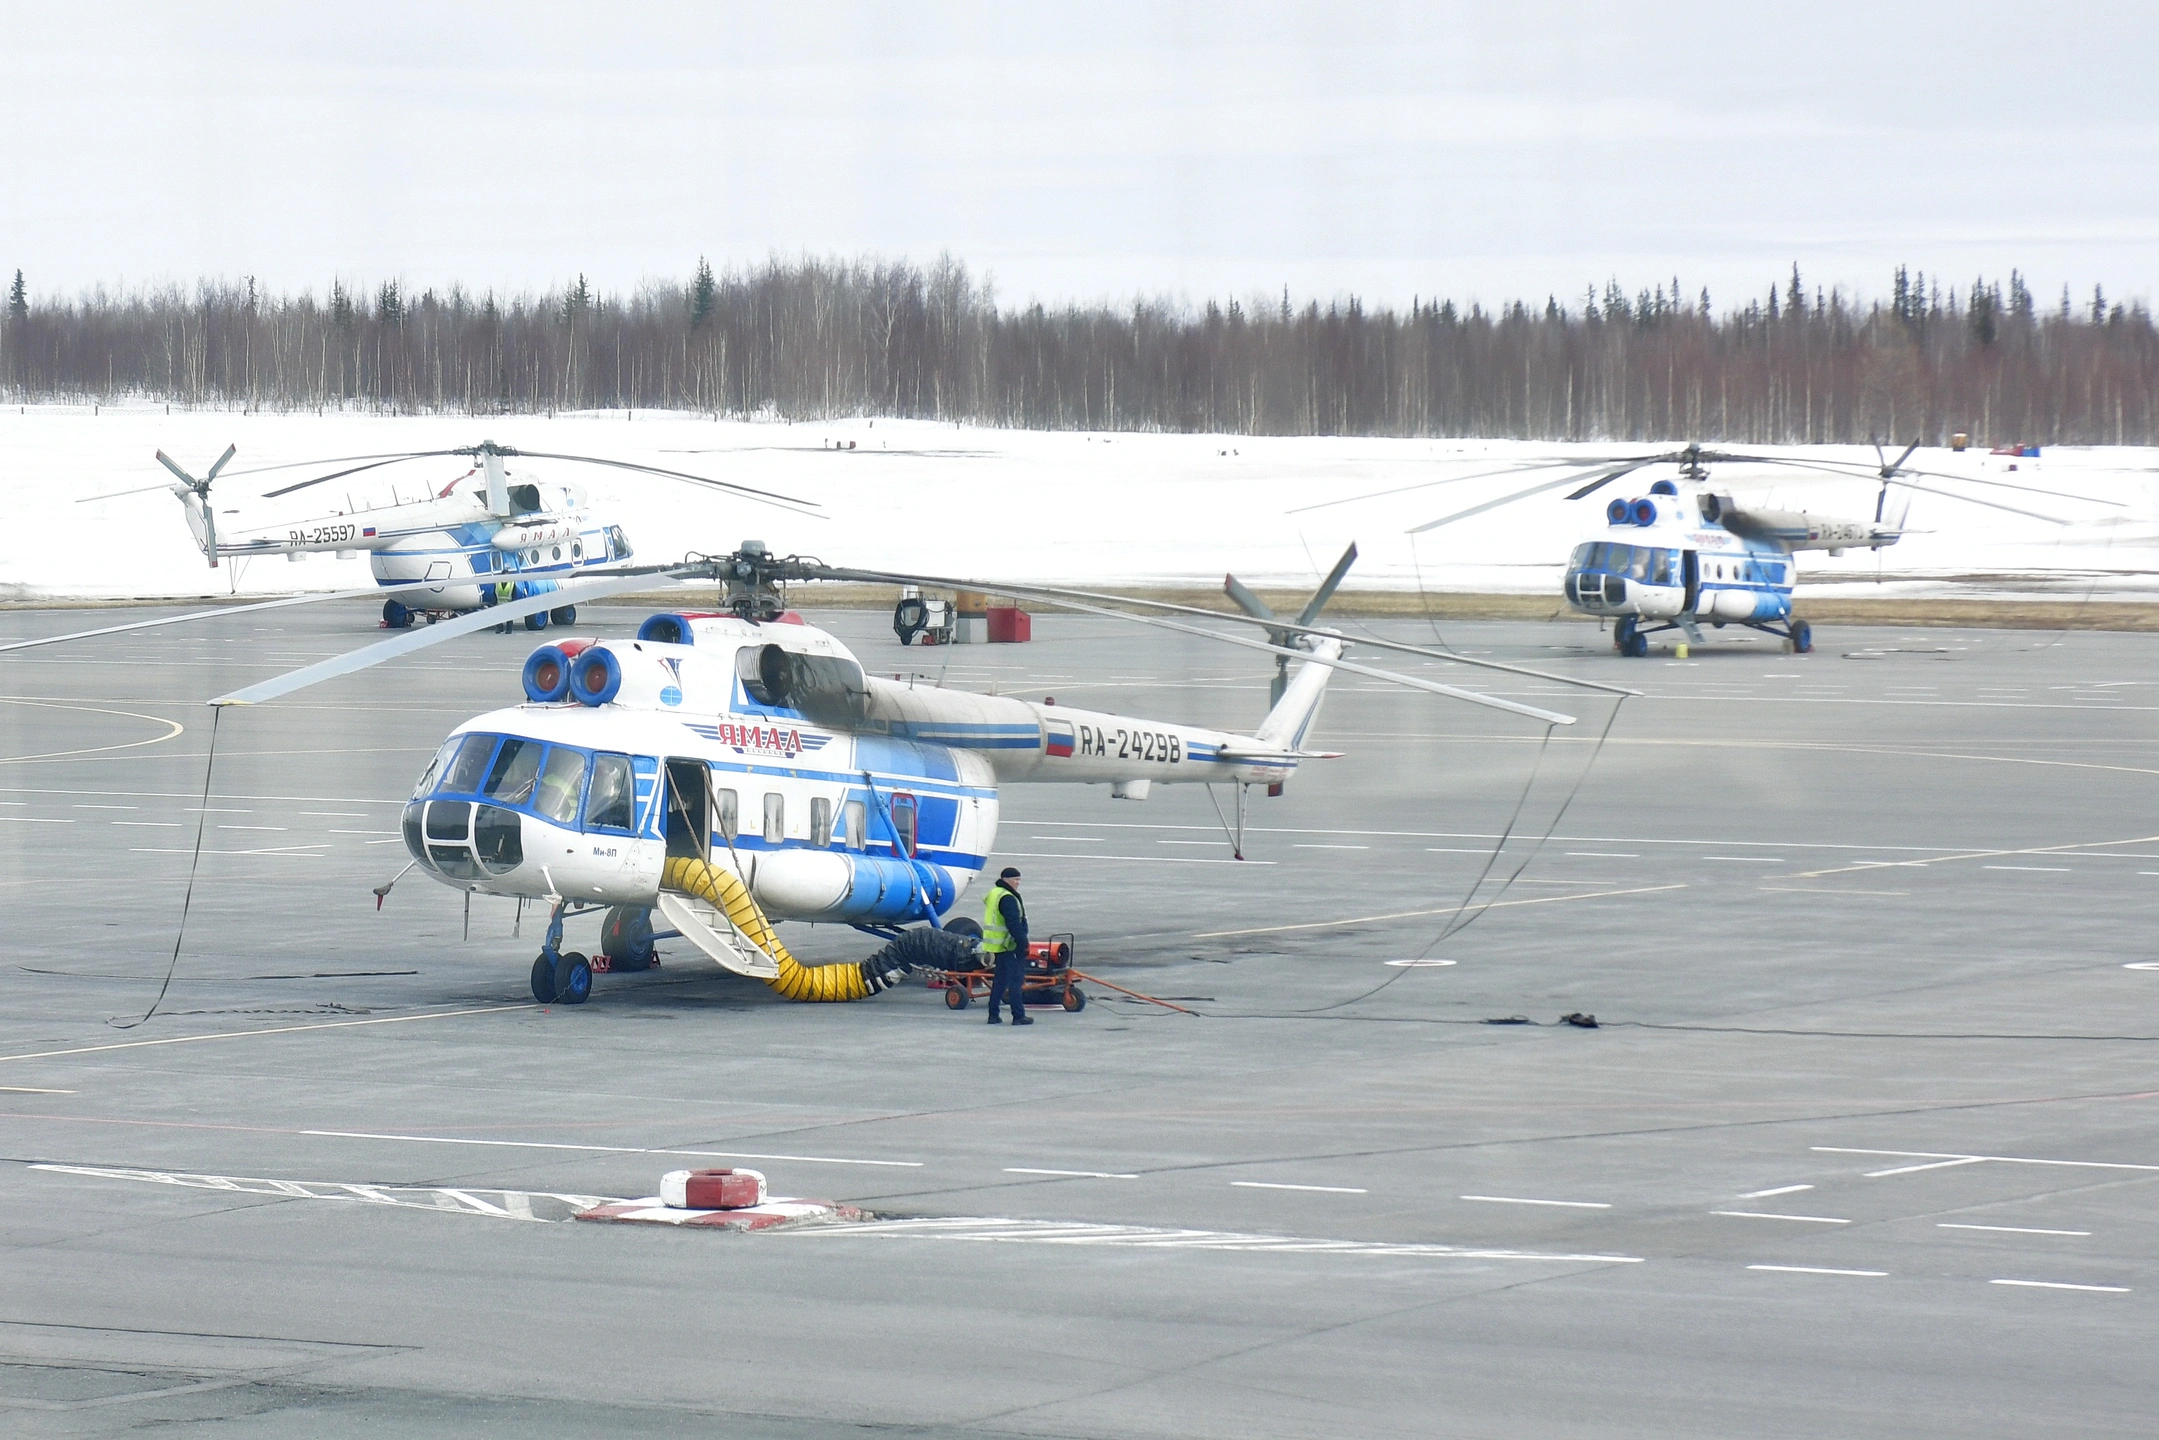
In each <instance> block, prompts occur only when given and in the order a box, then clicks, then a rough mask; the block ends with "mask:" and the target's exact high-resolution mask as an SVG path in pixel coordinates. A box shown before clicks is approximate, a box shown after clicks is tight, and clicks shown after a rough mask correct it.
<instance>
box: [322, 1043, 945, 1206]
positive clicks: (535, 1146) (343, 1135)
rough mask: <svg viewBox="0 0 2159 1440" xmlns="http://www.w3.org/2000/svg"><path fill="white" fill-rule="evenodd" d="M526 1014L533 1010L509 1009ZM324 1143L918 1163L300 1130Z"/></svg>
mask: <svg viewBox="0 0 2159 1440" xmlns="http://www.w3.org/2000/svg"><path fill="white" fill-rule="evenodd" d="M512 1008H516V1009H520V1010H527V1009H530V1008H532V1007H530V1006H527V1005H520V1006H516V1007H512ZM300 1133H301V1134H302V1135H312V1136H315V1137H316V1138H318V1139H325V1140H397V1141H402V1142H404V1143H406V1144H410V1145H486V1146H491V1147H495V1148H498V1149H505V1150H578V1151H586V1152H589V1153H591V1154H595V1155H694V1156H699V1157H703V1158H707V1159H713V1160H798V1161H801V1162H802V1163H803V1164H806V1165H880V1166H887V1167H891V1168H895V1169H905V1170H919V1169H921V1168H922V1163H923V1162H922V1161H920V1160H846V1159H841V1158H839V1157H837V1156H832V1155H753V1154H750V1153H749V1152H747V1151H743V1150H657V1149H648V1148H646V1147H644V1146H641V1145H564V1144H557V1143H553V1142H549V1141H545V1140H468V1139H465V1138H463V1137H461V1136H456V1135H382V1134H377V1133H374V1132H372V1131H367V1130H302V1131H301V1132H300Z"/></svg>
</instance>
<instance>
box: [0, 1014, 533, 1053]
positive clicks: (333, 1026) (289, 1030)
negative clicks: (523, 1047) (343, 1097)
mask: <svg viewBox="0 0 2159 1440" xmlns="http://www.w3.org/2000/svg"><path fill="white" fill-rule="evenodd" d="M539 1008H540V1007H539V1006H538V1005H536V1004H533V1003H531V1002H527V1003H526V1004H523V1005H482V1006H479V1007H478V1008H476V1009H472V1010H432V1011H429V1012H428V1013H427V1014H425V1015H383V1016H379V1017H377V1018H375V1019H373V1020H326V1021H324V1022H322V1023H321V1024H319V1025H279V1026H277V1027H275V1028H274V1029H269V1030H220V1031H217V1032H215V1033H214V1034H209V1035H174V1036H170V1037H168V1038H167V1039H163V1040H123V1041H121V1042H120V1043H118V1044H115V1045H79V1046H77V1047H75V1048H74V1049H72V1050H39V1051H36V1052H34V1053H31V1054H25V1055H0V1061H4V1060H52V1059H57V1058H59V1057H60V1056H63V1055H97V1054H101V1053H103V1052H104V1051H107V1050H142V1049H147V1048H148V1047H150V1046H152V1045H192V1044H194V1043H195V1042H196V1041H198V1040H247V1039H252V1038H253V1037H255V1036H257V1035H297V1034H299V1033H300V1032H302V1031H305V1030H349V1029H351V1028H353V1027H354V1026H357V1025H402V1024H405V1023H406V1022H407V1021H411V1020H450V1019H454V1018H455V1017H457V1016H459V1015H499V1014H502V1013H503V1012H504V1011H508V1010H537V1009H539Z"/></svg>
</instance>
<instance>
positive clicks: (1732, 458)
mask: <svg viewBox="0 0 2159 1440" xmlns="http://www.w3.org/2000/svg"><path fill="white" fill-rule="evenodd" d="M1918 449H1919V442H1918V441H1917V440H1914V441H1913V442H1912V443H1911V444H1910V445H1909V446H1907V447H1906V449H1905V451H1904V453H1903V454H1902V455H1900V456H1898V457H1897V458H1896V459H1895V460H1894V461H1891V460H1888V459H1886V458H1885V457H1883V456H1882V454H1881V451H1880V448H1879V447H1878V446H1877V447H1876V459H1877V461H1878V464H1877V465H1876V466H1874V467H1854V466H1851V465H1849V464H1846V463H1843V462H1838V461H1819V460H1798V459H1794V458H1792V457H1788V456H1769V455H1735V454H1730V453H1727V452H1723V451H1716V450H1705V449H1703V448H1702V446H1700V445H1699V444H1690V445H1688V446H1686V447H1685V448H1683V449H1680V450H1676V451H1672V452H1669V453H1666V454H1661V455H1644V456H1636V457H1633V458H1630V459H1624V460H1610V459H1606V460H1599V461H1597V462H1596V463H1594V464H1592V465H1590V466H1588V467H1586V468H1583V467H1581V466H1580V464H1579V462H1557V461H1555V462H1551V464H1550V465H1530V466H1522V467H1515V468H1517V469H1530V470H1535V469H1550V468H1558V467H1559V465H1560V464H1562V463H1569V473H1568V474H1566V475H1563V476H1561V477H1560V478H1559V479H1557V480H1543V481H1539V482H1538V483H1537V484H1535V485H1531V486H1529V487H1527V488H1525V489H1521V490H1517V491H1514V492H1512V493H1511V494H1507V495H1503V496H1500V497H1499V498H1497V499H1495V500H1488V501H1486V502H1484V503H1483V504H1480V505H1473V506H1471V507H1469V508H1468V509H1466V510H1460V511H1457V512H1455V513H1454V514H1451V515H1444V516H1441V517H1440V518H1439V519H1437V520H1431V521H1427V522H1426V523H1425V524H1422V525H1419V526H1416V527H1415V528H1413V529H1412V530H1411V531H1410V533H1411V534H1423V533H1425V532H1426V531H1430V530H1436V529H1438V528H1440V527H1441V526H1444V525H1451V524H1454V523H1455V522H1456V521H1460V520H1467V519H1469V518H1470V517H1471V516H1474V515H1481V514H1484V513H1485V512H1486V511H1489V510H1495V509H1498V508H1500V507H1501V506H1504V505H1510V504H1513V503H1514V502H1515V501H1518V500H1525V499H1528V498H1529V497H1531V496H1534V495H1541V494H1546V493H1548V492H1550V491H1553V490H1558V489H1562V488H1564V487H1566V486H1569V485H1576V484H1577V482H1579V481H1582V480H1583V479H1584V477H1585V476H1590V477H1593V478H1590V479H1588V482H1587V483H1586V484H1580V485H1579V486H1578V488H1576V489H1573V490H1571V491H1569V492H1568V494H1567V498H1568V499H1569V500H1580V499H1582V498H1584V497H1585V496H1588V495H1590V494H1592V493H1593V492H1595V491H1597V490H1600V489H1602V488H1603V487H1604V486H1606V485H1608V484H1610V483H1611V482H1613V481H1614V480H1618V479H1620V478H1622V477H1623V476H1626V475H1631V474H1633V473H1634V472H1635V471H1637V470H1643V469H1647V468H1649V467H1652V466H1663V465H1673V466H1676V467H1677V468H1678V475H1677V478H1676V479H1659V480H1656V481H1654V482H1652V483H1651V484H1650V486H1649V490H1648V493H1647V494H1646V495H1642V496H1639V497H1635V498H1619V499H1614V500H1612V501H1611V502H1610V503H1608V504H1607V505H1606V506H1605V512H1604V518H1605V528H1604V530H1603V531H1602V532H1600V535H1601V538H1598V539H1592V540H1586V541H1583V542H1582V543H1580V544H1578V545H1576V546H1575V547H1574V550H1573V552H1572V554H1571V555H1570V556H1569V557H1568V560H1567V567H1566V575H1565V578H1564V581H1563V586H1564V594H1565V596H1566V600H1567V604H1568V605H1570V606H1571V607H1573V608H1574V609H1576V610H1579V611H1581V612H1583V613H1584V614H1588V615H1595V616H1597V617H1598V618H1600V619H1609V620H1612V621H1614V622H1615V623H1614V624H1613V627H1612V645H1613V648H1614V649H1616V650H1618V651H1619V652H1620V653H1621V654H1622V655H1628V656H1633V657H1637V658H1639V657H1641V656H1644V655H1647V654H1648V653H1649V637H1650V636H1651V635H1654V634H1657V633H1660V632H1662V631H1667V630H1677V631H1679V632H1680V633H1681V634H1683V635H1684V636H1685V637H1686V638H1687V639H1688V640H1689V641H1690V642H1692V643H1694V644H1697V645H1698V644H1701V643H1702V631H1701V627H1702V625H1703V624H1705V623H1706V624H1708V625H1710V626H1711V627H1713V628H1715V629H1720V630H1721V629H1723V628H1724V627H1725V626H1727V625H1741V626H1745V627H1746V628H1748V629H1751V630H1759V631H1762V632H1763V633H1764V634H1768V635H1773V636H1776V637H1778V638H1779V639H1782V640H1783V641H1784V642H1785V643H1786V645H1787V646H1788V647H1789V648H1790V649H1791V651H1792V652H1793V653H1795V654H1802V655H1803V654H1805V653H1806V652H1807V651H1809V650H1811V649H1812V648H1813V646H1814V631H1813V627H1812V626H1811V625H1809V624H1808V623H1807V622H1806V621H1805V620H1802V619H1799V618H1797V617H1796V616H1794V615H1793V613H1792V595H1793V591H1794V589H1795V588H1796V586H1797V584H1798V579H1799V570H1798V566H1797V565H1795V564H1794V563H1793V561H1792V559H1791V557H1792V556H1793V555H1794V554H1795V553H1797V552H1798V551H1801V550H1825V551H1827V552H1828V553H1829V554H1830V555H1832V556H1838V555H1842V554H1843V553H1844V552H1845V551H1846V550H1856V549H1866V550H1881V549H1884V548H1886V547H1887V546H1890V545H1894V544H1896V543H1897V541H1898V540H1900V539H1902V538H1903V537H1904V536H1905V535H1906V534H1907V533H1909V532H1908V531H1907V530H1906V528H1905V519H1906V516H1907V514H1908V513H1909V511H1910V508H1911V502H1912V496H1913V494H1914V493H1915V492H1922V491H1923V492H1926V493H1928V494H1934V495H1941V496H1945V497H1947V498H1950V499H1954V500H1961V501H1963V502H1964V503H1966V504H1969V505H1983V506H1987V507H1988V508H1991V509H1996V510H2006V511H2008V512H2010V513H2011V514H2015V515H2023V516H2026V517H2028V518H2031V519H2035V520H2043V521H2046V522H2047V523H2049V524H2054V525H2067V524H2069V523H2070V522H2069V521H2067V520H2063V519H2061V518H2059V517H2057V516H2053V515H2046V514H2041V513H2040V512H2038V511H2034V510H2027V509H2023V508H2021V507H2019V506H2015V505H2008V504H2004V503H2002V502H2000V501H1996V500H1982V499H1979V498H1977V497H1975V496H1971V495H1963V494H1958V493H1956V492H1954V491H1951V490H1944V489H1940V488H1938V487H1936V486H1933V485H1929V484H1926V483H1923V482H1922V481H1920V480H1918V479H1915V478H1913V477H1915V476H1925V477H1928V478H1930V479H1940V480H1951V481H1958V482H1961V483H1963V484H1967V485H1984V486H1991V487H1995V488H1999V489H2005V490H2021V491H2026V492H2028V493H2031V494H2036V495H2049V496H2053V497H2055V498H2057V499H2065V500H2080V501H2083V502H2085V503H2087V504H2095V505H2110V506H2118V504H2119V502H2116V501H2111V500H2100V499H2095V498H2093V497H2090V496H2083V495H2072V494H2069V493H2067V492H2063V491H2055V490H2044V489H2039V488H2037V487H2034V486H2029V485H2016V484H2011V483H2009V482H2006V481H1999V480H1987V479H1981V478H1978V477H1975V476H1970V475H1951V474H1945V473H1943V472H1939V471H1930V470H1913V469H1909V468H1907V467H1906V462H1907V461H1909V460H1910V459H1911V457H1912V455H1913V454H1914V452H1916V451H1917V450H1918ZM1712 464H1719V465H1733V464H1758V465H1780V466H1798V467H1801V468H1806V469H1811V470H1815V471H1819V472H1824V473H1827V474H1830V475H1834V476H1836V477H1838V478H1856V477H1858V476H1863V475H1867V474H1869V471H1870V470H1871V476H1872V478H1875V479H1877V480H1878V481H1879V482H1880V489H1879V491H1878V492H1877V493H1876V495H1875V501H1874V515H1873V518H1872V519H1870V520H1852V519H1843V518H1836V517H1831V516H1824V515H1817V514H1813V513H1811V512H1808V511H1805V510H1783V509H1771V508H1768V507H1765V506H1761V505H1757V504H1753V503H1751V502H1750V503H1745V504H1742V503H1740V502H1738V501H1736V500H1734V499H1733V497H1732V494H1731V492H1730V490H1728V489H1723V490H1720V489H1717V488H1714V487H1712V486H1711V484H1710V483H1709V466H1711V465H1712ZM1481 478H1485V477H1483V476H1464V477H1457V479H1454V480H1446V481H1436V482H1430V483H1433V484H1451V483H1459V482H1460V481H1461V480H1469V479H1481ZM1417 488H1422V487H1419V486H1405V487H1402V490H1408V489H1417ZM1892 489H1894V491H1895V492H1896V493H1894V494H1892ZM1402 490H1395V491H1386V492H1381V493H1383V494H1398V493H1402ZM1372 498H1376V497H1375V496H1355V497H1351V499H1372ZM1346 503H1350V502H1349V501H1346V500H1332V501H1324V502H1322V503H1321V504H1319V505H1308V506H1303V507H1301V508H1302V509H1305V510H1316V509H1321V508H1324V507H1325V506H1327V505H1339V504H1346Z"/></svg>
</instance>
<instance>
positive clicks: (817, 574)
mask: <svg viewBox="0 0 2159 1440" xmlns="http://www.w3.org/2000/svg"><path fill="white" fill-rule="evenodd" d="M800 578H802V579H808V580H851V581H859V582H863V583H867V584H885V585H928V586H932V587H934V588H936V589H939V590H979V591H982V592H984V593H990V594H998V595H1010V596H1012V597H1014V598H1015V599H1032V600H1038V601H1041V602H1042V603H1045V604H1050V605H1060V606H1063V605H1069V604H1070V602H1073V601H1081V602H1087V603H1088V604H1090V605H1092V606H1097V607H1101V606H1113V605H1136V606H1140V607H1142V608H1144V609H1148V610H1160V611H1164V612H1167V613H1170V614H1176V615H1191V616H1195V617H1197V618H1200V619H1204V620H1212V621H1215V622H1217V623H1220V622H1224V621H1227V622H1229V623H1231V624H1236V625H1256V626H1260V627H1262V628H1264V629H1267V630H1270V631H1288V632H1290V633H1291V634H1293V635H1315V636H1324V637H1332V638H1334V639H1340V638H1342V636H1341V632H1340V631H1336V630H1327V629H1322V628H1320V627H1318V626H1313V625H1303V624H1299V623H1297V622H1295V621H1291V620H1283V619H1280V618H1274V619H1261V618H1260V617H1259V616H1256V615H1253V616H1245V615H1232V614H1226V613H1224V612H1223V611H1220V610H1202V609H1201V608H1199V607H1198V606H1196V605H1179V604H1177V603H1175V602H1174V601H1169V600H1143V599H1140V598H1138V597H1136V596H1130V595H1109V594H1104V593H1102V592H1100V591H1095V590H1073V589H1069V588H1066V587H1063V586H1056V585H1027V584H1018V585H1015V584H1011V583H1009V582H1006V581H1002V580H995V581H992V580H961V579H954V578H953V577H951V576H949V575H902V574H897V573H895V572H893V571H889V570H857V569H840V568H835V567H833V566H829V565H820V564H814V563H813V564H811V565H809V566H808V567H807V568H806V570H805V572H804V573H803V574H802V575H801V576H800ZM1071 608H1073V609H1080V608H1082V606H1080V605H1071ZM1094 613H1099V614H1103V615H1107V616H1110V617H1111V618H1121V619H1126V620H1132V621H1135V622H1137V621H1141V620H1144V619H1146V618H1148V617H1145V616H1140V615H1131V614H1127V613H1125V612H1123V611H1118V610H1109V609H1098V610H1096V611H1095V612H1094ZM1196 633H1200V634H1204V635H1209V636H1212V637H1213V638H1215V639H1226V638H1227V637H1224V636H1223V635H1221V633H1220V632H1219V631H1199V632H1196ZM1354 643H1356V644H1358V645H1365V646H1370V647H1372V648H1374V649H1379V650H1391V651H1395V652H1397V653H1399V654H1403V655H1417V656H1421V657H1423V658H1424V659H1427V660H1444V661H1447V662H1448V663H1450V664H1455V665H1467V666H1470V667H1471V668H1473V669H1478V670H1495V671H1498V672H1500V673H1502V674H1507V675H1520V676H1524V677H1526V678H1529V679H1534V680H1548V681H1552V682H1554V683H1557V684H1561V685H1573V686H1578V687H1580V688H1581V689H1584V690H1597V691H1601V692H1602V693H1604V694H1606V695H1639V694H1641V693H1642V692H1641V691H1639V690H1629V689H1627V688H1626V687H1624V686H1620V685H1606V684H1603V683H1601V682H1599V681H1596V680H1582V679H1578V678H1576V677H1575V676H1572V675H1560V674H1556V673H1554V672H1552V671H1549V670H1532V669H1529V668H1528V667H1526V666H1521V665H1508V664H1504V663H1502V662H1501V661H1498V660H1481V659H1477V658H1475V657H1473V656H1469V655H1457V654H1454V653H1453V652H1452V651H1447V650H1432V649H1427V648H1425V647H1424V646H1420V645H1408V644H1404V643H1402V642H1401V641H1396V640H1383V639H1380V638H1378V637H1377V636H1358V637H1357V638H1356V640H1355V642H1354ZM1303 656H1304V652H1303V651H1301V650H1299V651H1292V652H1291V653H1290V655H1289V657H1288V658H1291V659H1301V658H1303Z"/></svg>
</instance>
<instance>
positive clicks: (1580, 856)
mask: <svg viewBox="0 0 2159 1440" xmlns="http://www.w3.org/2000/svg"><path fill="white" fill-rule="evenodd" d="M1567 855H1568V857H1569V858H1570V859H1575V860H1639V859H1641V858H1642V857H1641V856H1639V855H1634V854H1629V853H1628V852H1627V851H1625V850H1569V851H1568V852H1567Z"/></svg>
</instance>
